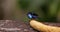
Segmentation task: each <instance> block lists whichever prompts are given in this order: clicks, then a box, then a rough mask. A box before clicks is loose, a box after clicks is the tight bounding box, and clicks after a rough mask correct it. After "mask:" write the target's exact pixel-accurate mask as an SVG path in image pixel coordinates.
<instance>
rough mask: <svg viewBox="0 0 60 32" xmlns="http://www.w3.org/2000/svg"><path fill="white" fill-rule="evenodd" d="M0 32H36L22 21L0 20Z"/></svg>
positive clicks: (52, 24) (56, 24)
mask: <svg viewBox="0 0 60 32" xmlns="http://www.w3.org/2000/svg"><path fill="white" fill-rule="evenodd" d="M43 24H46V25H51V26H59V27H60V23H48V22H44V23H43ZM0 32H38V31H36V30H33V28H31V27H30V25H29V23H24V22H23V21H15V20H0Z"/></svg>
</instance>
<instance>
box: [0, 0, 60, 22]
mask: <svg viewBox="0 0 60 32" xmlns="http://www.w3.org/2000/svg"><path fill="white" fill-rule="evenodd" d="M28 12H34V13H36V14H38V16H39V21H40V20H41V21H47V22H60V0H0V20H6V19H11V20H12V19H13V20H14V19H19V20H23V21H24V22H28V21H29V18H28V17H27V13H28Z"/></svg>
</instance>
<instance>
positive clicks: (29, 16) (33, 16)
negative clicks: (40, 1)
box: [27, 12, 38, 19]
mask: <svg viewBox="0 0 60 32" xmlns="http://www.w3.org/2000/svg"><path fill="white" fill-rule="evenodd" d="M27 16H28V18H30V19H32V18H33V19H35V18H37V17H38V15H37V14H35V13H32V12H29V13H28V14H27Z"/></svg>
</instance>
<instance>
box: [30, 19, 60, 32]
mask: <svg viewBox="0 0 60 32" xmlns="http://www.w3.org/2000/svg"><path fill="white" fill-rule="evenodd" d="M30 26H32V27H33V28H34V29H36V30H38V31H42V32H60V27H57V26H49V25H45V24H43V23H41V22H38V21H36V20H31V21H30Z"/></svg>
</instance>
